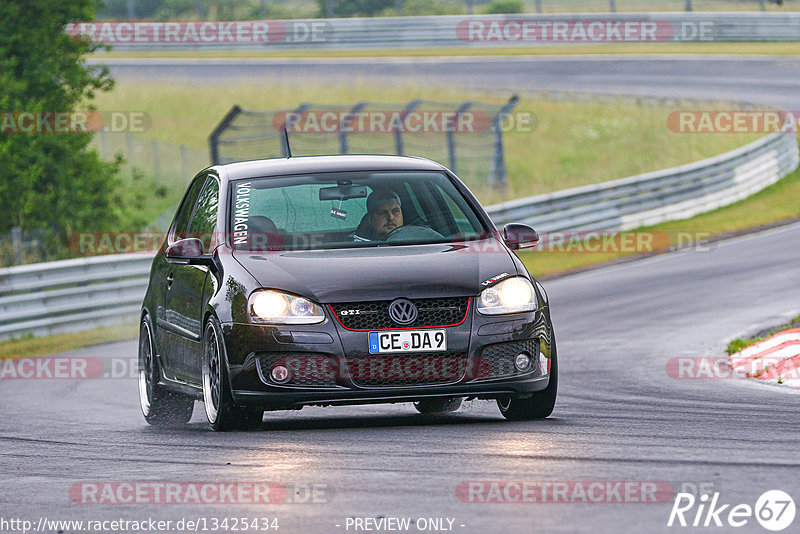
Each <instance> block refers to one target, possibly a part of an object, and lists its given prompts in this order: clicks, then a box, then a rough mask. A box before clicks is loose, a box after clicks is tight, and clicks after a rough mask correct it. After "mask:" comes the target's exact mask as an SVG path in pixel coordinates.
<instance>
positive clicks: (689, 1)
mask: <svg viewBox="0 0 800 534" xmlns="http://www.w3.org/2000/svg"><path fill="white" fill-rule="evenodd" d="M691 10H692V0H686V11H691Z"/></svg>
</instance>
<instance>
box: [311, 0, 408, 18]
mask: <svg viewBox="0 0 800 534" xmlns="http://www.w3.org/2000/svg"><path fill="white" fill-rule="evenodd" d="M317 5H318V7H319V12H320V13H322V14H323V16H327V15H326V14H327V12H328V6H329V4H328V1H327V0H317ZM390 7H392V8H393V7H395V0H333V16H334V17H373V16H375V15H377V14H379V13H381V12H382V11H383V10H385V9H387V8H390Z"/></svg>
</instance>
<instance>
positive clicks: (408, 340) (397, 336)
mask: <svg viewBox="0 0 800 534" xmlns="http://www.w3.org/2000/svg"><path fill="white" fill-rule="evenodd" d="M446 350H447V336H446V335H445V331H444V330H400V331H391V332H370V333H369V352H370V354H382V353H384V352H440V351H446Z"/></svg>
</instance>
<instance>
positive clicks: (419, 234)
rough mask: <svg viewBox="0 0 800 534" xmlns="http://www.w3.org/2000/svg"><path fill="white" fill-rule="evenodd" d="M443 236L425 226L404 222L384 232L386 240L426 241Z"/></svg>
mask: <svg viewBox="0 0 800 534" xmlns="http://www.w3.org/2000/svg"><path fill="white" fill-rule="evenodd" d="M443 237H444V236H443V235H442V234H440V233H439V232H437V231H436V230H432V229H430V228H428V227H427V226H419V225H416V224H406V225H403V226H398V227H397V228H395V229H394V230H392V231H391V232H389V233H388V234H386V238H385V240H386V241H390V242H393V241H416V240H420V241H427V240H431V239H442V238H443Z"/></svg>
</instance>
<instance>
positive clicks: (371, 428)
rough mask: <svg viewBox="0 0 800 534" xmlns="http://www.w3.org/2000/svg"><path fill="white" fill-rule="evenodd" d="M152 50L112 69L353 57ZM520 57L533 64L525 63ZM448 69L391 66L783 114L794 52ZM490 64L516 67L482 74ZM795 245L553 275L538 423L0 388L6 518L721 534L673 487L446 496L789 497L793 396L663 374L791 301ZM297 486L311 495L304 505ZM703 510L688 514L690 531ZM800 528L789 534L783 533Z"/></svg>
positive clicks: (166, 70) (798, 68) (787, 233)
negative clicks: (553, 369)
mask: <svg viewBox="0 0 800 534" xmlns="http://www.w3.org/2000/svg"><path fill="white" fill-rule="evenodd" d="M159 61H161V62H163V60H153V61H152V62H147V63H146V64H145V65H140V66H135V65H133V66H132V65H123V63H125V62H121V60H118V61H117V60H115V62H113V64H112V74H113V75H114V76H115V77H117V78H118V79H124V78H125V77H126V76H132V75H133V73H135V72H139V73H143V72H144V73H147V74H148V75H150V76H154V77H155V78H157V77H159V76H161V77H164V78H166V77H169V78H171V79H177V78H181V77H186V78H191V79H196V80H198V81H202V80H204V79H215V78H217V79H218V76H227V75H235V76H242V77H253V78H257V77H260V76H263V77H272V76H282V75H286V73H287V72H288V71H292V69H295V70H296V74H297V75H298V76H300V75H301V73H303V74H302V75H304V76H307V75H314V76H320V77H323V76H327V75H329V74H332V75H336V76H348V75H352V73H353V72H355V70H356V69H355V67H353V66H352V65H353V64H355V63H354V62H352V61H351V62H349V63H348V61H344V60H342V61H340V62H339V61H337V62H333V61H331V62H328V61H319V62H313V61H309V62H303V64H301V65H292V64H291V63H288V62H287V63H281V62H272V63H270V62H265V63H264V64H257V65H255V66H254V65H246V64H244V62H233V63H234V64H233V65H222V64H217V63H216V62H211V63H212V64H202V63H200V64H197V65H193V66H182V67H175V66H174V65H173V66H171V67H169V66H158V65H157V63H158V62H159ZM518 62H521V63H524V64H525V65H527V66H529V67H530V69H529V70H525V71H524V72H523V71H522V70H521V69H518V68H516V67H515V64H517V63H518ZM445 63H446V62H445ZM445 63H442V64H439V65H437V64H436V63H435V62H431V61H423V62H419V63H418V64H417V63H416V62H411V63H408V64H405V66H404V67H403V68H407V69H410V70H412V71H414V72H415V73H416V74H415V75H416V76H418V77H419V79H420V83H421V84H424V83H431V84H433V83H442V82H447V80H448V79H453V80H455V77H456V75H457V72H458V70H459V69H465V68H466V69H467V71H466V72H467V74H463V73H462V77H461V80H467V81H465V82H464V84H465V85H472V86H475V87H489V86H491V85H492V84H493V83H494V84H495V85H504V86H505V87H504V88H508V89H518V90H523V89H547V88H550V89H556V88H560V89H569V90H581V91H594V92H615V91H617V90H619V91H621V92H625V93H631V94H633V93H637V92H638V93H640V94H653V95H659V96H677V95H682V96H692V97H702V98H706V97H708V98H719V99H726V98H736V99H743V100H760V101H764V102H769V103H772V104H783V105H785V106H786V107H789V108H791V106H792V102H791V99H792V98H795V95H793V94H792V93H791V90H790V89H791V88H792V87H795V88H796V83H797V82H796V80H797V79H798V75H800V62H798V61H796V60H785V59H775V60H770V59H763V58H762V59H758V60H755V59H722V60H717V59H708V60H698V59H695V60H687V61H680V62H679V61H677V60H675V59H671V58H670V59H658V58H656V59H649V60H618V59H613V60H600V61H596V62H595V61H587V60H577V59H552V60H551V59H543V60H541V61H539V60H537V61H533V60H528V59H515V58H509V59H505V58H503V59H492V60H491V61H487V62H482V63H480V62H465V63H464V64H455V65H451V64H445ZM478 63H480V64H479V65H478ZM369 65H370V66H369V67H367V68H366V70H365V71H364V72H367V73H368V75H369V76H371V77H372V76H375V77H385V78H386V80H390V78H391V77H393V76H398V77H404V76H408V74H407V73H406V74H403V73H398V72H394V71H395V69H394V67H396V65H395V66H391V65H382V64H380V63H379V62H372V63H369ZM362 67H363V65H360V66H359V69H361V68H362ZM137 69H138V70H137ZM401 70H402V69H401ZM379 71H380V72H379ZM493 71H494V72H506V73H513V74H505V75H504V76H503V77H502V78H500V77H495V78H494V80H493V76H492V72H493ZM559 80H561V82H560V83H559ZM623 89H624V91H622V90H623ZM794 109H797V108H794ZM799 243H800V224H794V225H791V226H785V227H781V228H777V229H773V230H770V231H766V232H762V233H759V234H753V235H750V236H745V237H740V238H736V239H730V240H727V241H722V242H718V243H715V244H712V245H709V246H705V247H702V248H699V249H695V250H689V251H682V252H675V253H670V254H665V255H660V256H655V257H652V258H648V259H645V260H642V261H636V262H631V263H626V264H621V265H617V266H614V267H609V268H604V269H598V270H594V271H589V272H585V273H582V274H577V275H573V276H568V277H563V278H560V279H556V280H551V281H549V282H546V283H545V287H546V288H547V289H548V291H549V295H550V301H551V308H552V315H553V320H554V324H555V328H556V335H557V337H558V341H559V345H558V349H559V363H560V373H561V374H560V380H559V382H560V384H559V398H558V403H557V405H556V409H555V412H554V414H553V416H552V417H551V418H549V419H547V420H544V421H538V422H515V423H511V422H507V421H505V420H504V419H503V418H502V417H501V415H500V413H499V411H498V409H497V407H496V405H495V404H494V403H493V402H491V403H490V402H479V401H475V402H471V403H467V404H465V406H464V407H463V408H462V409H461V410H460V411H459V412H457V413H455V414H452V415H447V416H422V415H419V414H417V413H416V412H415V411H414V409H413V407H412V406H411V405H410V404H397V405H385V406H361V407H337V408H305V409H303V410H302V411H299V412H268V413H266V414H265V417H264V422H263V425H262V429H261V431H257V432H240V433H227V434H218V433H213V432H211V431H210V430H209V429H208V426H207V424H206V422H205V419H204V417H205V416H204V414H203V412H202V404H200V403H197V404H196V406H195V414H194V417H193V419H192V423H191V424H190V425H189V426H188V427H187V428H184V429H177V430H176V429H159V428H153V427H149V426H147V425H146V423H145V422H144V420H143V418H142V416H141V413H140V410H139V405H138V397H137V395H138V392H137V384H136V380H135V378H134V377H133V372H132V371H131V370H130V369H128V370H127V371H128V372H125V371H126V370H125V369H122V370H121V371H120V372H119V374H121V375H124V376H123V377H120V378H112V377H109V378H106V379H95V380H1V381H0V399H2V400H0V403H2V406H3V410H2V413H3V417H2V418H0V441H1V442H2V447H0V455H2V476H1V477H0V509H2V516H3V518H21V519H26V520H30V521H33V522H34V525H35V524H36V523H37V522H38V521H39V519H40V518H42V517H46V518H47V519H48V520H52V519H60V520H68V519H76V520H103V519H105V520H112V519H120V518H122V519H127V520H142V519H147V518H153V519H160V520H173V521H177V520H180V519H181V518H186V519H191V520H197V519H199V518H206V519H209V518H214V517H216V518H220V519H221V518H225V517H245V518H249V519H251V520H252V519H255V518H277V519H278V521H279V526H280V530H278V532H279V533H299V534H306V533H313V534H316V533H320V534H323V533H337V532H358V531H360V532H397V531H399V530H386V529H384V530H375V529H371V530H365V529H361V530H357V529H356V526H355V525H356V522H355V520H354V518H362V519H363V518H385V519H389V518H412V519H414V520H418V519H419V518H434V519H436V518H441V519H443V522H442V525H441V528H439V529H438V530H433V529H432V528H430V527H431V524H430V523H423V522H422V521H418V522H417V523H412V526H411V527H410V529H409V530H405V531H408V532H420V531H423V532H424V531H428V532H432V531H440V532H441V531H446V530H444V529H445V528H450V529H451V530H449V531H452V532H462V533H468V534H473V533H474V534H483V533H487V534H488V533H515V534H516V533H520V534H522V533H526V534H527V533H535V532H545V533H547V532H587V533H596V532H609V533H616V532H636V533H639V532H676V531H690V530H691V531H699V530H702V531H703V532H730V531H731V530H733V528H732V527H731V526H730V525H729V524H727V523H724V526H723V527H713V526H712V527H708V528H704V529H703V528H698V529H691V528H688V527H687V528H680V527H678V526H673V527H667V521H668V519H669V517H670V512H671V509H672V498H673V493H672V492H670V494H669V495H668V496H667V498H663V496H662V498H660V499H657V500H658V502H655V503H653V502H645V503H642V502H635V501H636V499H635V498H634V497H633V496H629V497H625V495H624V493H623V494H622V499H621V501H623V502H620V500H617V499H616V498H615V496H614V494H613V493H612V494H607V495H606V499H605V500H606V501H611V502H597V503H585V502H581V501H580V499H578V500H575V499H571V502H563V501H560V502H548V503H541V502H492V503H481V502H469V501H470V499H469V498H465V496H464V494H463V493H459V492H457V490H458V489H459V488H464V487H465V486H464V485H465V484H468V483H469V482H470V481H529V482H535V481H548V482H566V483H568V484H572V483H575V482H578V483H580V484H583V485H584V486H586V485H588V484H589V483H591V482H592V481H602V482H603V483H608V482H610V483H614V482H625V481H628V482H644V481H649V482H655V483H656V484H659V486H658V487H664V484H668V485H669V486H668V487H670V488H671V489H672V490H674V492H676V493H677V492H678V491H680V490H681V489H689V490H691V489H692V488H698V487H699V488H704V489H705V491H706V492H707V494H709V495H710V494H713V493H714V492H718V493H719V497H718V499H719V502H718V505H722V504H729V505H731V506H729V507H728V510H726V511H725V512H724V513H723V514H721V515H720V519H721V520H722V521H723V522H726V521H727V512H728V511H729V510H730V508H731V507H732V506H734V505H737V504H747V505H749V506H750V507H754V506H755V504H756V501H757V499H758V498H759V496H760V495H761V494H762V493H763V492H765V491H767V490H773V489H779V490H783V491H785V492H787V493H788V494H789V495H790V496H792V497H793V498H794V499H795V501H797V499H800V456H799V455H798V450H800V438H798V432H797V426H796V425H797V423H798V420H799V419H800V416H798V401H800V397H798V396H797V395H796V394H794V391H793V390H790V389H788V388H782V387H774V386H772V387H771V386H767V385H764V384H760V383H759V384H756V383H754V382H751V381H745V380H738V379H726V378H719V379H692V378H690V377H689V376H681V375H678V374H676V373H675V371H674V370H675V365H674V364H675V362H676V361H677V360H675V359H676V358H698V357H708V358H710V359H711V360H712V361H713V360H715V359H717V358H718V357H719V356H721V355H722V353H723V349H724V347H725V344H726V342H727V340H728V339H730V338H732V337H735V336H737V335H740V334H744V333H749V332H750V331H751V330H752V329H753V328H756V327H758V326H761V325H763V326H769V325H772V324H775V323H778V322H780V321H781V320H784V319H787V318H789V317H792V316H793V315H797V314H798V313H800V304H799V303H798V295H800V277H798V265H800V247H799V246H798V244H799ZM534 274H535V273H534ZM65 356H83V357H89V358H92V357H97V358H101V359H104V360H106V361H107V363H109V364H110V363H111V362H112V361H115V362H117V364H119V362H120V360H125V359H127V360H128V361H129V362H131V366H132V365H133V362H134V361H135V357H136V343H135V342H121V343H115V344H108V345H101V346H95V347H91V348H88V349H85V350H82V351H79V352H76V353H71V354H66V355H65ZM689 375H691V373H689ZM100 482H193V483H199V482H230V483H251V482H253V483H267V482H271V483H274V484H276V485H279V486H280V487H286V488H288V490H289V498H288V501H301V502H283V503H280V504H247V503H245V502H242V503H240V504H210V505H209V504H192V503H188V504H186V503H182V504H169V503H164V504H159V503H154V504H148V503H141V504H109V503H108V502H104V503H103V504H84V503H82V502H80V501H81V499H80V495H76V493H75V492H76V489H75V488H76V487H77V488H78V490H80V489H81V488H86V487H87V485H86V484H87V483H100ZM573 486H574V484H573V485H572V486H570V487H573ZM487 487H488V486H487ZM308 488H313V489H316V490H317V495H316V497H306V496H305V493H304V492H305V490H306V489H308ZM71 490H72V493H71ZM298 492H299V493H298ZM484 495H485V494H484ZM512 496H513V495H512ZM495 497H496V496H495ZM501 497H502V496H501ZM496 500H497V499H496ZM499 500H503V499H502V498H500V499H499ZM506 500H511V499H506ZM76 501H77V502H76ZM465 501H466V502H465ZM697 510H698V508H697V506H695V507H694V508H692V509H691V511H690V512H687V513H686V518H687V520H688V521H690V522H691V521H693V520H694V517H695V513H696V512H697ZM448 519H451V520H452V524H451V523H449V521H448ZM745 519H747V523H746V524H745V525H744V526H743V527H741V528H738V529H735V530H736V531H737V532H764V531H765V530H764V529H763V528H762V527H761V526H760V525H759V523H758V522H757V520H756V519H755V517H752V516H751V517H749V518H745ZM703 520H705V516H703V518H702V519H701V521H703ZM798 522H800V518H798V519H795V522H794V524H793V525H792V526H791V527H789V529H787V530H786V531H785V532H796V531H797V525H798V524H800V523H798ZM361 524H362V526H363V525H365V523H363V522H362V523H361ZM712 524H713V521H712ZM206 525H208V526H210V524H209V523H206ZM422 525H425V528H426V530H422V529H420V528H419V527H421V526H422ZM449 525H452V526H449ZM0 530H2V529H0ZM3 531H4V532H5V531H6V530H3ZM8 531H11V530H10V529H8ZM53 531H55V530H53ZM218 531H222V530H218ZM229 531H230V530H229ZM64 532H79V530H77V529H76V528H73V529H71V530H70V529H64ZM250 532H253V530H250Z"/></svg>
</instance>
